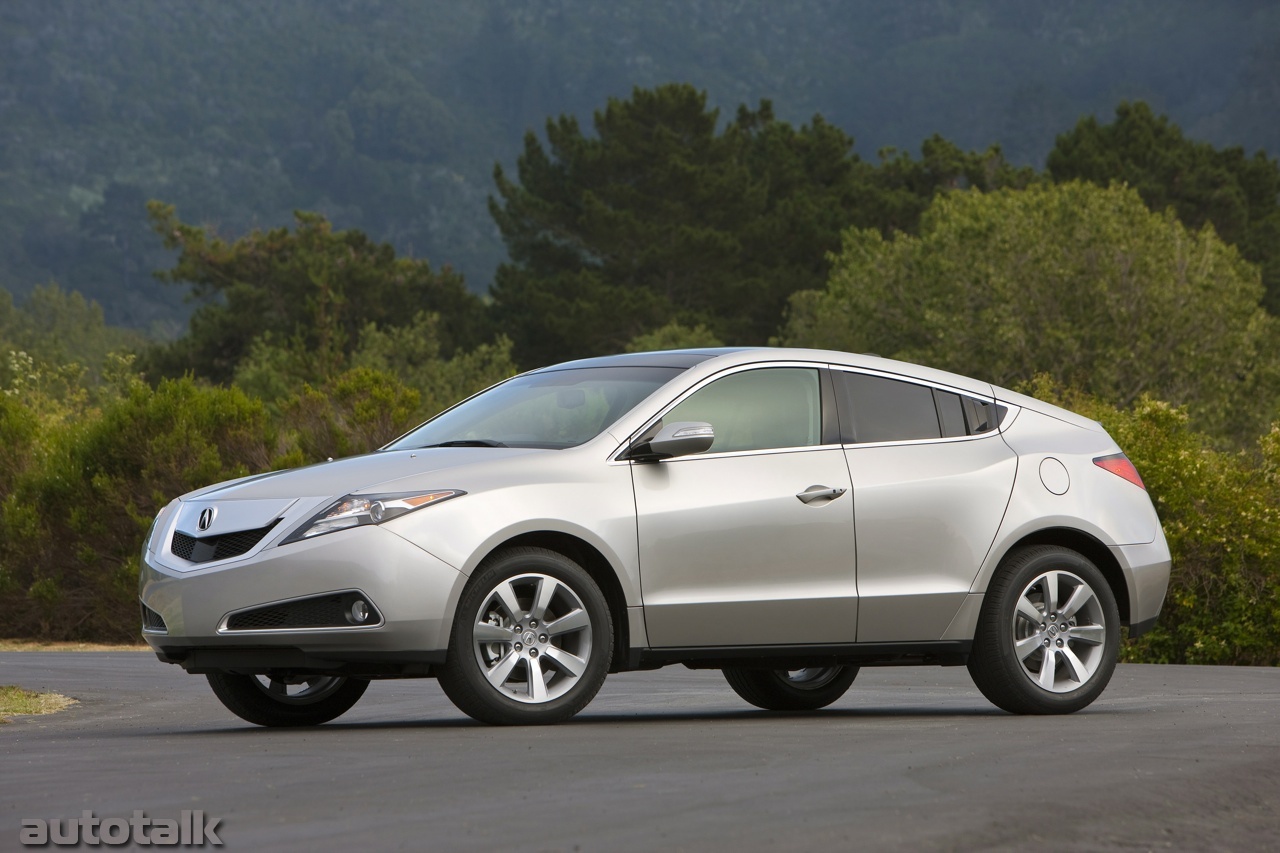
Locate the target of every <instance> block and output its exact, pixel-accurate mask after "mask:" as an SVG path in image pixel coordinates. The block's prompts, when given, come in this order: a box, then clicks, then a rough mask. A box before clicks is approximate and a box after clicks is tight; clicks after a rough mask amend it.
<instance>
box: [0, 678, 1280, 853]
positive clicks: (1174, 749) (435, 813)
mask: <svg viewBox="0 0 1280 853" xmlns="http://www.w3.org/2000/svg"><path fill="white" fill-rule="evenodd" d="M14 683H16V684H20V685H22V686H24V687H28V688H32V689H39V690H54V691H58V692H61V693H65V694H68V695H71V696H74V697H76V698H78V699H79V700H80V704H79V705H78V706H76V707H74V708H72V709H70V710H68V711H64V712H62V713H60V714H58V715H56V716H53V717H29V718H22V719H19V720H18V721H16V722H15V723H13V724H11V725H7V726H0V850H14V849H21V848H20V846H19V843H18V839H19V832H20V827H21V821H22V819H23V818H72V817H77V816H79V815H80V813H81V812H82V811H83V810H85V809H91V810H92V811H93V812H94V814H95V815H96V816H98V817H99V818H102V817H128V816H130V815H131V814H132V812H133V811H134V810H135V809H142V810H144V811H145V812H146V813H147V815H148V816H151V817H157V818H177V817H178V815H179V813H180V812H181V810H183V809H203V810H204V812H205V813H206V815H208V816H209V817H210V818H213V817H217V818H221V820H222V823H221V824H220V826H219V827H218V830H217V834H218V835H219V836H220V837H221V838H222V840H223V842H224V845H225V846H224V849H227V850H266V849H272V850H348V849H350V850H356V849H360V850H391V849H406V850H427V851H436V850H440V851H449V850H498V849H503V850H566V851H574V850H582V851H593V850H600V851H619V850H623V851H625V850H635V851H655V850H660V851H668V850H733V851H752V850H770V851H774V850H824V851H837V850H859V851H862V850H893V849H912V850H921V849H923V850H989V849H995V850H1032V849H1035V850H1045V851H1053V853H1061V852H1062V851H1077V850H1079V851H1084V850H1125V851H1130V850H1213V849H1218V850H1265V849H1271V850H1277V849H1280V669H1227V668H1212V667H1203V668H1200V667H1154V666H1122V667H1120V668H1119V669H1118V670H1117V672H1116V676H1115V678H1114V680H1113V681H1112V683H1111V686H1110V688H1109V689H1108V691H1107V693H1106V694H1104V695H1103V697H1102V699H1100V700H1099V701H1098V702H1097V703H1095V704H1094V705H1093V706H1092V707H1091V708H1089V709H1087V710H1086V711H1083V712H1081V713H1079V714H1076V715H1074V716H1070V717H1057V718H1031V717H1014V716H1010V715H1008V714H1004V713H1002V712H1000V711H997V710H995V709H994V708H993V707H992V706H990V705H988V704H987V703H986V702H985V700H983V698H982V697H981V696H980V695H979V694H978V692H977V691H976V690H975V689H974V688H973V686H972V684H971V683H970V682H969V679H968V674H967V673H966V672H965V670H964V669H963V668H961V669H936V668H918V669H880V670H864V671H863V672H862V674H861V675H860V676H859V678H858V681H857V682H855V684H854V686H853V689H852V690H851V691H850V692H849V694H848V695H847V696H846V697H845V698H844V699H843V700H841V701H840V702H839V703H837V704H836V705H835V706H833V707H832V708H831V709H830V710H828V711H824V712H819V713H816V714H807V715H781V716H780V715H771V714H767V713H764V712H759V711H754V710H752V709H750V708H749V707H748V706H747V705H745V704H744V703H743V702H741V701H740V700H739V699H738V698H737V696H735V695H734V694H733V693H732V692H731V691H730V690H729V688H728V686H727V685H725V684H724V683H723V681H722V680H721V678H720V676H719V673H716V672H690V671H688V670H685V669H683V668H668V669H665V670H660V671H658V672H652V673H629V674H625V675H618V676H613V677H611V678H610V679H609V681H608V682H606V684H605V687H604V689H603V690H602V691H601V694H600V696H599V697H598V698H597V699H596V700H595V702H594V703H592V705H591V706H590V707H588V709H587V710H586V711H585V712H584V713H583V714H582V715H580V716H579V717H577V718H576V719H575V720H574V721H573V722H571V723H567V724H565V725H560V726H554V727H544V728H535V729H499V728H488V727H485V726H480V725H476V724H473V723H472V722H471V721H470V720H468V719H467V718H465V717H463V716H462V715H461V714H459V713H458V712H457V711H455V710H454V709H453V707H452V706H451V705H450V704H449V703H448V701H447V700H446V699H445V698H444V695H443V694H442V693H441V692H440V689H439V687H438V686H437V685H436V684H435V682H434V681H427V680H422V681H399V682H375V683H374V684H373V685H372V686H371V687H370V689H369V691H368V693H366V694H365V697H364V698H363V699H362V700H361V702H360V704H359V705H357V706H356V707H355V708H354V709H353V710H352V711H350V712H349V713H348V714H347V715H346V716H344V717H342V718H341V719H339V720H338V721H335V722H334V723H330V724H328V725H325V726H322V727H319V728H315V729H309V730H267V729H260V728H255V727H253V726H249V725H247V724H245V723H242V722H241V721H240V720H238V719H237V718H235V717H233V716H232V715H231V714H230V713H228V712H226V711H225V710H223V708H222V706H221V705H219V704H218V702H217V701H216V699H215V698H214V696H213V694H212V693H211V692H210V691H209V689H208V687H207V685H206V684H205V682H204V679H203V678H199V677H195V676H188V675H186V674H185V673H183V672H182V671H181V670H179V669H178V668H176V667H172V666H166V665H164V664H161V663H159V662H157V661H156V660H155V658H154V657H152V656H151V655H148V654H145V653H93V654H75V653H8V654H0V684H14ZM54 849H56V848H54ZM99 849H102V848H99ZM116 849H119V848H116Z"/></svg>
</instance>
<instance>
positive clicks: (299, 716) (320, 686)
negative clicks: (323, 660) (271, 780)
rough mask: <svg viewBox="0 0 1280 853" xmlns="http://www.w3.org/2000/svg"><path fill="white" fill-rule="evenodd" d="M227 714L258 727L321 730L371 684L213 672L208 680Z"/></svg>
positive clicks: (316, 677) (328, 677) (336, 678)
mask: <svg viewBox="0 0 1280 853" xmlns="http://www.w3.org/2000/svg"><path fill="white" fill-rule="evenodd" d="M205 677H206V678H207V679H208V680H209V686H210V687H212V688H213V692H214V695H215V696H217V697H218V699H220V700H221V701H222V704H223V705H226V706H227V710H229V711H230V712H231V713H233V714H235V715H236V716H237V717H239V718H240V719H242V720H246V721H248V722H250V723H255V724H257V725H259V726H318V725H320V724H321V723H327V722H329V721H330V720H333V719H336V718H338V717H340V716H342V715H343V714H345V713H346V712H347V711H349V710H351V706H352V705H354V704H356V702H358V701H360V697H361V696H363V695H364V691H365V690H366V689H368V687H369V682H368V680H366V679H363V678H343V677H340V676H331V675H306V674H303V675H297V676H289V677H286V676H275V675H272V676H267V675H239V674H237V673H233V672H211V673H209V674H208V675H206V676H205Z"/></svg>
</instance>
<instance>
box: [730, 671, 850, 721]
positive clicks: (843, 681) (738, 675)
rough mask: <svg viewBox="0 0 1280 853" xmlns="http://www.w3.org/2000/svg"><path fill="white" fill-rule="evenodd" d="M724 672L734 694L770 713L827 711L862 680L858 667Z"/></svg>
mask: <svg viewBox="0 0 1280 853" xmlns="http://www.w3.org/2000/svg"><path fill="white" fill-rule="evenodd" d="M723 672H724V680H725V681H727V682H729V686H730V687H732V688H733V692H734V693H737V694H738V695H739V696H741V697H742V698H743V699H746V700H747V701H748V702H750V703H751V704H752V705H755V706H756V707H757V708H764V709H765V710H766V711H816V710H818V709H819V708H825V707H827V706H828V705H830V704H831V703H832V702H834V701H836V700H837V699H839V698H840V697H841V696H843V695H844V694H845V692H847V691H848V689H849V685H851V684H853V680H854V679H855V678H857V677H858V668H857V667H856V666H824V667H810V668H809V669H790V670H788V669H742V668H739V667H726V668H725V669H724V670H723Z"/></svg>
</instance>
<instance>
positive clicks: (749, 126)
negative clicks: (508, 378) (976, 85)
mask: <svg viewBox="0 0 1280 853" xmlns="http://www.w3.org/2000/svg"><path fill="white" fill-rule="evenodd" d="M719 121H720V113H719V111H718V110H716V109H711V108H708V106H707V96H706V94H705V93H704V92H699V91H698V90H696V89H695V88H694V87H692V86H689V85H674V84H673V85H666V86H661V87H658V88H656V89H651V90H649V89H639V88H637V89H635V90H634V91H633V92H632V95H631V97H630V98H629V99H627V100H621V99H616V98H615V99H610V100H609V102H608V104H607V105H606V106H605V108H604V109H603V110H601V111H597V112H596V113H595V115H594V131H595V134H594V136H588V135H587V134H585V133H584V132H583V130H582V128H581V127H580V126H579V123H578V121H577V119H575V118H573V117H572V116H561V117H560V118H558V119H554V120H550V121H548V122H547V126H546V136H547V144H546V146H545V147H544V146H543V144H542V143H541V142H540V141H539V140H538V138H537V137H536V136H535V135H534V134H533V133H532V132H531V133H529V134H528V135H526V137H525V144H524V151H523V153H522V154H521V155H520V157H519V159H518V161H517V173H518V181H513V180H511V179H510V178H509V177H508V176H507V174H506V172H505V171H504V170H503V169H502V167H501V166H499V167H497V168H496V169H495V173H494V178H495V181H496V182H497V188H498V198H496V199H492V200H491V201H490V210H491V212H492V214H493V217H494V219H495V221H496V222H497V224H498V228H499V229H500V231H501V232H502V236H503V239H504V240H505V241H506V244H507V251H508V254H509V255H510V258H511V262H510V263H508V264H504V265H503V266H502V267H500V268H499V270H498V273H497V276H496V279H495V282H494V286H493V291H492V292H493V299H494V306H493V307H494V316H495V318H496V319H497V321H498V323H499V324H500V326H501V327H502V328H503V329H504V330H505V331H507V332H508V333H509V334H510V335H511V337H512V339H513V340H514V342H515V353H516V357H517V360H518V361H520V362H521V363H522V364H525V365H526V366H533V365H538V364H545V363H547V362H551V361H556V360H560V359H564V358H570V357H575V356H584V355H594V354H600V353H604V352H610V351H617V350H619V349H621V348H623V347H624V346H625V345H626V343H627V342H628V341H630V340H631V339H633V338H635V337H636V336H637V335H640V334H644V333H647V332H649V331H651V330H653V329H656V328H658V327H661V326H664V325H666V324H668V323H671V322H675V323H677V324H679V325H682V326H687V327H696V326H699V325H702V326H705V327H706V328H707V329H709V330H710V331H711V333H712V334H713V335H714V336H715V337H716V338H718V339H720V340H723V341H725V342H728V343H733V344H751V343H763V342H765V341H766V340H767V339H768V338H769V336H770V335H771V334H773V333H774V332H775V331H776V329H777V325H778V320H779V316H780V314H781V311H782V309H783V307H784V306H785V304H786V300H787V298H788V296H790V294H791V293H793V292H795V291H796V290H798V289H804V288H813V287H818V286H820V284H821V282H822V281H823V280H824V279H825V278H826V275H827V260H826V254H827V252H829V251H832V250H834V249H835V248H836V247H837V246H838V243H839V233H840V231H841V230H842V229H844V228H846V227H847V226H849V225H850V224H856V225H861V226H864V227H876V228H880V229H881V230H883V231H885V232H891V231H893V230H896V229H902V228H906V229H912V228H914V226H915V223H916V222H917V220H918V217H919V214H920V211H921V210H923V209H924V207H925V206H926V205H927V204H928V200H929V199H930V198H931V197H932V196H933V194H934V193H935V192H937V191H938V190H940V189H945V188H951V187H955V186H967V185H970V184H976V185H980V186H984V187H987V186H992V185H995V184H997V183H1001V182H1015V181H1024V182H1025V180H1026V178H1027V173H1025V172H1019V171H1017V170H1013V169H1010V168H1009V167H1008V166H1007V164H1005V163H1004V162H1003V158H1002V157H1001V156H1000V154H999V151H998V150H996V149H993V150H991V151H988V152H985V153H984V154H965V153H964V152H961V151H960V149H958V148H957V147H956V146H954V145H952V144H951V143H948V142H946V141H945V140H942V139H941V138H937V137H935V138H934V139H931V140H929V141H928V142H927V143H926V144H925V149H924V157H923V158H922V159H921V160H920V161H915V160H913V159H912V158H910V157H909V156H907V155H905V154H899V153H897V152H886V154H885V156H884V159H883V160H882V163H881V164H880V165H879V166H872V165H871V164H869V163H866V162H864V161H862V160H861V159H860V158H858V157H857V156H856V155H854V154H853V153H852V147H853V140H852V139H851V138H850V137H849V136H848V135H846V134H845V133H844V132H843V131H841V130H839V129H838V128H836V127H835V126H833V125H831V124H829V123H828V122H826V121H824V120H823V119H822V117H821V116H815V117H814V119H813V121H812V122H811V123H810V124H807V125H804V126H802V127H800V128H798V129H797V128H794V127H792V126H791V125H790V124H788V123H786V122H784V121H780V120H778V119H776V118H775V117H774V114H773V108H772V106H771V105H770V103H769V102H768V101H762V102H761V104H760V106H759V108H758V109H756V110H751V109H748V108H747V107H745V106H743V107H740V108H739V109H738V112H737V115H736V116H735V117H734V119H733V120H732V121H729V122H728V123H727V124H726V125H725V126H724V128H723V129H718V124H719Z"/></svg>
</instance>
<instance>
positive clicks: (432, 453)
mask: <svg viewBox="0 0 1280 853" xmlns="http://www.w3.org/2000/svg"><path fill="white" fill-rule="evenodd" d="M554 452H555V451H552V450H543V449H539V448H524V447H433V448H426V449H420V450H388V451H380V452H376V453H369V454H366V455H364V456H351V457H348V458H346V459H336V460H334V461H332V462H322V463H320V464H318V465H309V466H307V467H305V468H293V469H290V470H287V471H272V472H271V473H269V474H259V475H257V476H253V477H244V478H242V479H239V480H229V481H227V482H225V483H218V484H216V485H213V486H209V487H208V488H204V489H200V490H199V491H195V492H191V493H189V494H186V495H183V496H182V499H183V500H184V501H193V500H200V501H225V500H242V501H249V500H286V499H291V498H301V497H327V496H335V497H337V496H341V495H346V494H351V493H353V492H369V491H373V490H375V489H377V488H378V487H380V486H388V485H390V486H391V488H390V489H388V490H390V491H402V490H410V489H415V488H418V487H420V486H421V487H425V488H433V489H444V488H458V489H466V488H467V485H466V484H465V483H464V482H463V481H464V479H470V478H469V477H468V476H467V475H468V474H469V473H471V471H462V470H459V469H475V468H485V469H491V468H493V467H495V466H502V465H503V464H504V463H508V462H510V461H512V460H514V459H516V458H519V457H522V456H529V455H532V454H539V455H541V454H546V453H554Z"/></svg>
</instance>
